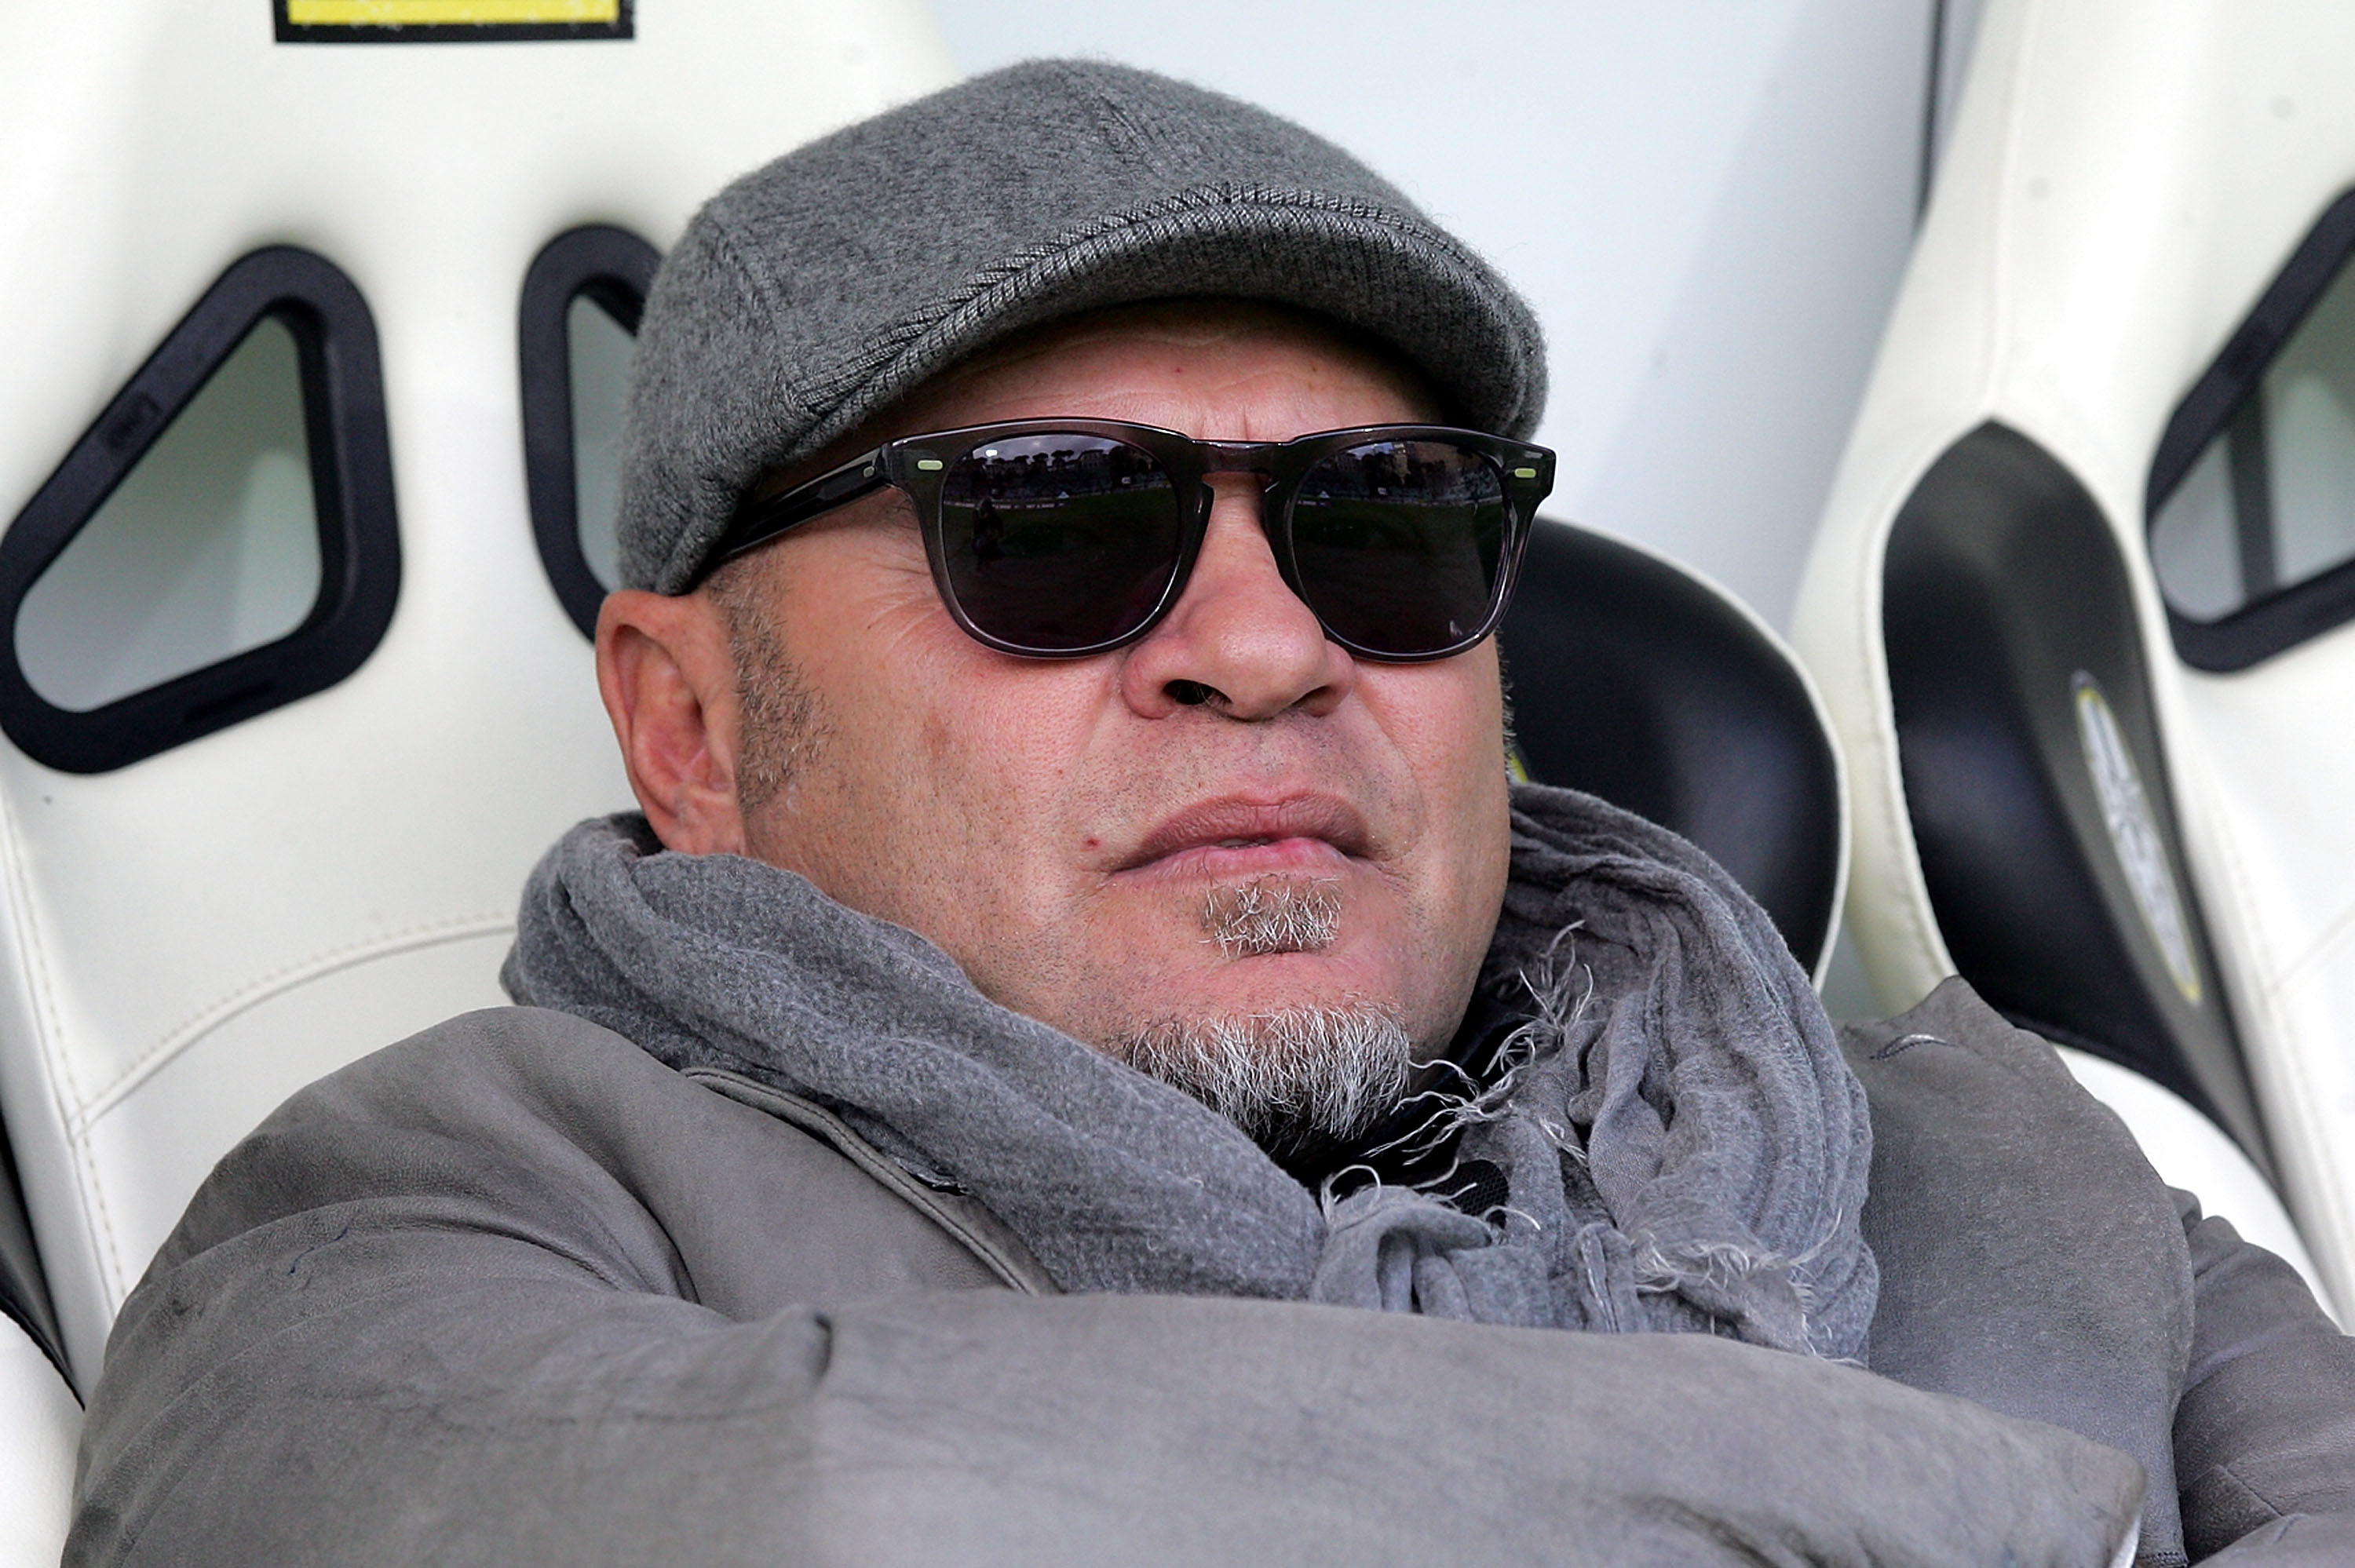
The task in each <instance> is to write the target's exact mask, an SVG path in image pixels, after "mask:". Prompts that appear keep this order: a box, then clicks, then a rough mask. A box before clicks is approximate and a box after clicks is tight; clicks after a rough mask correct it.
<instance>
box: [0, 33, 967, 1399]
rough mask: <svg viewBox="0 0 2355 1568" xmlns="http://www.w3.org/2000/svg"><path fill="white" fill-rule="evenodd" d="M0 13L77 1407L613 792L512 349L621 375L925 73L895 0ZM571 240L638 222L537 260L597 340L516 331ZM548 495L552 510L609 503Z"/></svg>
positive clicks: (16, 833) (27, 1169)
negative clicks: (261, 1185) (635, 288)
mask: <svg viewBox="0 0 2355 1568" xmlns="http://www.w3.org/2000/svg"><path fill="white" fill-rule="evenodd" d="M481 18H490V19H491V22H490V24H488V25H483V24H482V23H481V22H480V19H481ZM5 19H6V23H7V26H6V28H5V31H6V34H7V37H8V45H7V48H6V49H5V51H0V297H5V298H6V299H8V300H9V301H10V302H11V305H10V308H9V310H8V311H6V312H5V313H0V518H14V519H15V520H16V521H15V522H14V524H12V525H11V527H10V529H9V531H8V534H7V535H6V536H5V539H0V611H4V612H5V616H6V618H7V620H8V622H9V626H8V631H9V637H8V639H7V640H6V641H7V646H6V648H5V650H0V666H5V668H0V726H5V728H6V731H7V734H8V736H9V744H7V745H6V746H5V747H0V1108H5V1116H6V1122H7V1130H8V1134H9V1138H10V1140H11V1143H12V1144H13V1147H14V1153H15V1159H16V1167H17V1170H18V1171H19V1172H20V1173H21V1176H22V1180H23V1185H24V1188H25V1197H26V1201H27V1207H28V1209H29V1212H30V1216H31V1221H32V1228H33V1231H34V1234H35V1235H36V1236H37V1241H38V1245H39V1251H40V1254H41V1257H42V1261H43V1263H44V1265H45V1267H46V1271H47V1276H48V1279H47V1287H48V1295H49V1297H50V1298H51V1299H53V1301H54V1303H55V1307H56V1317H57V1321H58V1326H59V1330H60V1331H61V1337H62V1340H63V1342H64V1348H65V1350H66V1351H67V1354H68V1356H69V1361H70V1364H71V1367H72V1369H73V1372H74V1374H75V1377H76V1379H77V1381H78V1382H79V1383H80V1384H81V1385H82V1386H84V1387H87V1386H88V1384H89V1383H90V1380H91V1378H92V1377H93V1376H94V1375H95V1373H96V1372H97V1369H98V1365H99V1361H100V1356H101V1350H102V1347H103V1344H104V1341H105V1336H106V1331H107V1329H108V1326H109V1324H110V1322H111V1321H112V1317H113V1313H114V1309H115V1308H116V1306H117V1304H118V1303H119V1302H120V1301H121V1300H122V1298H123V1295H124V1294H125V1292H126V1291H127V1290H128V1289H129V1288H130V1287H131V1286H132V1285H133V1283H134V1282H135V1281H136V1280H137V1278H138V1277H139V1275H140V1273H141V1272H142V1270H143V1269H144V1267H145V1266H146V1264H147V1261H148V1258H149V1256H150V1255H151V1254H152V1253H153V1251H154V1250H155V1246H156V1245H157V1244H158V1243H159V1242H160V1241H161V1240H162V1239H163V1237H164V1235H165V1234H166V1232H167V1231H168V1229H169V1228H170V1226H171V1225H172V1224H174V1222H175V1221H176V1218H177V1216H178V1214H179V1213H180V1211H181V1209H182V1208H183V1207H184V1206H185V1205H186V1202H187V1199H188V1197H189V1194H190V1193H191V1192H192V1191H193V1190H194V1188H195V1187H196V1185H197V1182H198V1181H200V1180H201V1179H202V1177H203V1176H204V1174H205V1173H206V1171H208V1169H209V1167H210V1166H211V1165H212V1163H213V1162H214V1161H215V1160H217V1159H218V1157H219V1156H220V1154H222V1153H223V1152H224V1151H225V1150H228V1149H229V1146H230V1145H231V1144H232V1143H233V1142H234V1141H235V1140H236V1139H238V1138H239V1137H240V1136H241V1135H242V1134H243V1133H245V1132H246V1131H247V1130H248V1129H249V1128H251V1127H252V1126H253V1125H254V1123H255V1122H256V1121H257V1120H259V1119H260V1118H261V1116H262V1115H264V1114H265V1113H266V1112H267V1111H268V1110H269V1109H270V1108H271V1107H272V1106H274V1105H275V1104H276V1103H277V1102H278V1101H279V1100H281V1099H282V1098H283V1097H285V1096H286V1095H287V1094H289V1093H291V1092H292V1091H293V1090H294V1089H296V1088H298V1087H300V1086H302V1085H303V1084H304V1083H306V1082H308V1081H309V1080H311V1079H313V1078H314V1077H316V1076H318V1075H320V1074H322V1073H325V1072H326V1071H329V1070H331V1069H333V1068H335V1067H336V1066H337V1065H341V1064H343V1063H345V1062H347V1061H349V1060H351V1059H353V1058H354V1057H356V1056H357V1055H359V1054H363V1053H365V1052H367V1051H369V1050H371V1049H374V1048H375V1047H378V1046H380V1045H382V1044H387V1043H389V1042H390V1041H392V1040H395V1039H398V1038H400V1036H402V1035H404V1034H407V1033H410V1032H412V1031H415V1030H417V1029H420V1028H422V1027H424V1026H426V1025H428V1024H430V1023H432V1022H435V1021H436V1020H438V1019H440V1018H442V1017H445V1016H447V1015H449V1014H450V1013H452V1012H458V1011H461V1010H463V1009H466V1008H471V1007H475V1006H482V1005H489V1004H493V1003H496V1002H498V1001H500V1000H501V997H500V994H499V991H498V988H497V985H496V971H497V968H498V964H499V962H500V959H501V958H502V956H503V954H504V952H505V949H506V945H507V942H508V938H509V934H510V931H511V927H512V924H513V919H514V915H515V909H516V905H517V895H518V893H519V890H520V886H521V883H522V880H523V877H524V874H525V873H526V871H527V869H528V867H529V865H530V864H531V863H532V861H533V860H534V858H535V857H536V856H537V855H538V854H539V853H540V852H541V851H542V850H543V849H544V848H545V847H546V846H547V845H548V844H549V842H551V841H552V839H553V838H554V837H555V836H556V835H557V834H558V833H559V832H561V831H562V830H563V829H564V828H565V827H566V826H567V825H568V824H570V822H572V821H575V820H577V819H579V818H581V817H582V816H585V815H589V814H591V813H595V812H600V811H605V810H614V809H618V808H620V807H622V806H624V805H626V804H627V803H628V793H627V790H626V788H625V786H624V782H623V778H622V776H621V772H620V768H619V767H618V765H617V761H616V758H615V757H614V753H613V742H612V739H611V737H610V734H609V732H608V730H607V727H606V725H605V722H604V718H603V715H602V712H601V711H600V709H599V706H598V704H597V700H596V696H595V693H594V689H593V679H592V674H591V659H590V652H589V645H588V643H587V641H585V640H584V639H583V637H582V636H581V631H580V630H579V629H578V627H577V626H576V625H575V623H574V620H572V619H571V617H570V616H569V615H568V611H567V608H566V606H565V604H564V603H562V602H560V601H559V595H558V592H557V591H556V588H554V587H553V586H552V585H551V580H550V577H549V571H548V570H547V569H546V568H545V567H544V566H543V561H542V559H541V555H540V552H539V551H538V549H536V548H535V531H534V525H533V519H532V517H531V516H530V514H529V507H528V503H527V497H530V498H532V499H541V498H542V497H541V494H540V493H542V492H545V491H547V490H548V489H549V486H548V485H546V484H545V483H541V484H531V483H527V461H526V445H527V443H526V430H525V429H524V419H525V413H524V410H525V406H526V403H527V401H529V400H530V399H528V398H527V396H526V392H525V390H524V388H523V387H522V386H521V385H520V381H519V368H518V342H519V339H520V340H523V341H525V342H526V343H527V344H529V343H532V342H537V343H538V344H541V345H542V346H541V348H540V349H539V350H538V351H536V352H537V355H538V357H537V359H536V360H535V359H534V358H533V357H532V356H531V355H526V356H525V362H524V364H523V366H522V374H523V375H528V376H544V375H545V374H547V373H548V371H549V364H548V361H549V352H548V350H547V349H546V344H548V343H549V342H550V341H556V342H559V343H569V348H570V354H571V355H572V356H573V363H572V364H571V365H570V369H572V370H574V371H582V370H585V369H594V368H596V367H598V366H603V367H604V368H605V369H606V370H607V371H610V370H611V369H612V368H613V366H614V365H615V364H618V363H622V362H624V361H625V359H626V352H627V340H626V334H625V333H624V334H623V335H622V336H621V337H620V338H619V347H618V349H617V348H616V347H615V345H614V340H615V334H616V333H617V332H621V331H622V329H624V328H626V327H627V326H628V325H630V324H631V323H629V322H627V321H624V320H623V319H622V318H623V317H625V316H627V315H628V314H630V312H629V311H628V310H627V309H625V308H622V307H619V306H616V305H615V304H614V303H613V297H614V295H615V291H616V290H617V289H619V288H621V287H623V285H625V284H627V283H628V281H629V277H628V276H625V275H631V274H634V275H637V277H638V281H639V282H640V283H641V284H642V283H643V270H644V268H643V263H644V261H645V255H644V254H643V253H642V252H643V249H644V247H645V246H646V245H648V244H651V245H653V246H659V245H662V244H666V243H667V242H668V241H669V240H670V239H671V238H672V237H673V236H674V235H675V234H676V233H677V231H678V229H679V228H680V227H681V226H682V225H683V223H684V222H685V220H686V218H687V215H688V214H689V212H690V211H691V210H692V208H693V207H694V205H695V204H696V203H697V202H698V201H699V200H700V199H701V198H702V197H703V196H706V195H708V194H709V193H710V192H711V191H712V190H713V189H715V188H717V187H718V186H719V185H720V184H721V183H722V182H723V181H724V180H725V179H726V178H727V177H729V176H730V175H734V174H736V173H738V172H740V171H741V170H743V169H745V168H748V167H750V166H751V165H753V164H756V163H758V162H760V161H762V160H763V159H765V158H767V157H769V156H772V155H773V154H776V153H778V152H780V151H782V150H783V149H784V148H785V147H787V146H789V145H791V144H793V143H796V142H799V141H802V140H804V139H805V138H807V137H809V136H810V135H812V134H814V133H815V132H819V131H822V130H824V129H826V128H827V127H830V126H832V125H835V124H838V123H842V122H847V121H849V120H852V119H855V118H858V117H859V116H862V115H864V114H867V113H868V112H871V111H874V110H876V109H879V108H880V107H882V106H883V105H884V104H886V103H887V102H890V101H896V100H898V99H900V98H903V97H906V96H910V95H912V94H913V93H915V92H917V91H920V90H925V89H928V88H930V87H932V86H934V85H937V84H938V83H940V82H941V81H943V80H944V79H946V78H947V76H948V66H947V61H946V58H945V55H944V53H943V50H942V48H940V46H939V44H938V42H937V40H936V38H935V37H934V36H933V33H932V27H931V23H930V21H929V18H928V17H927V16H925V14H924V13H923V12H922V8H921V6H920V5H917V4H915V0H904V3H887V4H878V5H861V6H858V7H846V6H841V5H832V4H821V3H818V0H697V3H696V4H693V5H647V6H645V7H643V8H640V9H639V10H638V12H637V14H635V15H633V8H632V7H631V5H629V4H628V3H627V0H604V3H603V4H598V3H595V0H563V3H561V4H559V3H556V0H549V3H548V4H544V5H536V4H533V3H531V0H501V3H500V4H497V5H490V4H487V3H486V4H482V5H474V4H469V3H466V0H437V3H436V4H432V5H421V4H415V3H411V0H370V3H369V4H367V5H360V4H354V3H346V0H276V5H275V10H274V14H273V10H272V5H271V4H270V3H269V0H237V3H233V4H207V5H186V4H183V3H180V0H109V3H108V4H105V5H75V6H63V7H60V6H55V5H40V4H36V3H33V0H10V3H9V4H7V5H6V6H5ZM386 24H400V25H391V26H388V25H386ZM437 24H438V25H437ZM584 225H605V226H611V227H612V228H617V229H619V230H622V231H625V233H624V235H623V241H621V242H617V243H619V245H620V249H619V251H618V252H617V251H616V250H615V249H614V247H613V245H608V246H606V247H605V248H604V249H602V250H601V249H599V248H598V247H597V246H595V245H591V246H589V247H588V248H587V250H586V251H585V252H582V253H581V254H579V255H574V256H572V257H571V259H570V260H568V261H566V262H565V265H566V266H570V267H572V269H573V270H571V271H570V272H569V273H566V274H565V277H566V278H569V279H570V281H571V285H572V288H573V291H574V292H575V293H578V294H579V295H580V296H581V300H583V301H585V302H586V304H585V306H582V307H581V308H587V309H591V310H603V311H604V312H605V313H606V315H607V317H608V318H610V320H611V321H612V322H613V323H615V325H614V329H613V331H607V330H605V329H604V328H601V327H599V326H598V324H597V323H596V321H595V320H594V319H588V320H585V321H584V320H582V319H581V318H579V317H578V315H577V312H576V313H575V314H574V315H573V316H572V317H570V325H571V326H572V327H573V328H576V329H578V330H575V331H573V332H572V334H571V335H570V339H569V340H568V339H566V337H565V335H564V334H563V333H558V334H556V335H555V338H554V339H553V340H551V338H550V334H549V332H548V331H546V330H543V329H544V328H545V325H546V323H544V322H543V323H539V325H538V326H537V327H535V326H534V325H533V324H532V323H529V322H519V318H518V311H519V308H525V309H528V308H529V307H530V302H529V301H528V300H527V299H526V297H525V296H526V292H527V291H526V289H525V283H526V277H527V272H529V271H530V270H532V264H533V261H534V259H535V257H536V256H539V255H541V253H542V252H543V250H544V249H546V248H547V247H548V246H549V242H550V241H551V239H554V238H556V237H558V236H559V235H561V234H563V233H565V232H567V231H570V230H573V229H575V228H580V227H581V226H584ZM631 236H634V237H636V238H635V239H631V238H629V237H631ZM632 246H637V247H639V248H640V249H636V250H634V249H631V247H632ZM576 249H579V248H578V247H576ZM617 255H618V256H619V258H620V259H619V260H616V259H615V258H616V256H617ZM562 281H563V279H559V284H560V283H561V282H562ZM548 288H549V285H548V284H547V282H546V280H545V278H543V279H542V286H541V288H540V290H539V294H540V297H541V299H542V301H543V302H545V301H546V300H548V299H553V300H554V301H555V302H556V304H557V306H559V307H561V306H563V305H565V303H566V302H567V298H568V296H567V295H566V294H565V293H564V292H563V291H562V289H561V288H559V290H558V292H557V293H555V294H553V295H550V294H549V292H548ZM601 333H602V337H601V336H600V335H599V334H601ZM560 357H562V356H561V355H559V358H560ZM567 368H568V366H565V365H558V366H555V370H556V372H557V373H558V374H562V373H564V372H565V370H566V369H567ZM589 390H591V391H593V390H594V389H593V388H591V389H589ZM607 391H608V394H610V387H609V388H608V389H607ZM575 393H576V396H575V397H573V398H572V399H571V401H570V408H569V412H570V413H571V414H573V415H576V416H578V417H579V418H578V423H579V425H580V429H579V430H577V431H575V432H573V433H574V434H576V435H580V436H581V437H582V438H583V440H593V439H594V438H596V437H597V436H598V435H599V434H600V433H601V432H606V431H607V427H608V426H609V425H610V422H611V408H610V402H611V397H610V395H608V396H607V397H605V401H604V402H603V403H598V402H597V398H595V397H589V396H588V395H587V393H586V392H584V391H583V390H582V388H581V387H576V388H575ZM536 396H537V397H538V401H539V402H540V403H541V404H545V403H547V401H548V398H547V397H546V388H545V387H540V388H539V391H538V394H536ZM556 402H557V404H558V405H559V407H562V406H564V405H565V404H566V399H565V398H564V397H561V396H559V397H558V398H557V399H556ZM591 404H596V405H597V406H595V407H591V406H590V405H591ZM539 434H540V436H541V438H542V440H543V445H544V438H545V430H544V429H543V430H542V431H541V432H539ZM601 461H602V463H603V465H604V466H603V467H602V468H601V467H600V463H601ZM577 466H578V471H577V472H576V473H574V474H573V475H571V476H570V477H572V478H573V479H575V480H576V481H577V482H576V483H575V484H574V485H572V486H571V487H570V489H571V490H573V491H575V492H577V494H573V495H566V496H564V497H563V498H562V500H563V503H564V504H567V505H570V504H573V503H575V502H579V503H581V504H582V505H583V506H584V507H588V506H591V505H592V503H594V501H595V500H596V498H598V497H609V496H610V483H609V481H610V453H609V452H608V453H604V454H602V457H601V454H600V453H599V452H597V451H595V450H586V449H585V448H584V450H583V451H582V453H581V461H580V462H579V464H578V465H577ZM538 477H543V478H544V477H545V476H538ZM601 486H602V488H601ZM557 488H559V489H562V488H565V487H562V486H559V487H557ZM605 504H607V505H610V500H609V499H608V500H607V501H606V502H605ZM542 521H543V523H545V521H546V519H545V518H543V519H542ZM569 529H570V523H569V522H568V523H567V524H566V526H565V527H559V528H557V529H555V530H554V531H553V532H554V533H555V534H556V535H565V534H566V533H567V532H568V530H569ZM544 531H545V530H544ZM591 532H592V533H593V530H591ZM597 556H598V548H597V546H596V541H595V540H593V539H591V540H588V541H586V542H585V544H584V545H583V548H582V549H581V557H582V558H583V559H587V560H591V561H592V562H593V560H594V559H595V558H596V557H597ZM570 588H571V594H572V597H573V598H574V599H579V598H580V597H581V591H580V590H581V585H580V582H579V581H578V578H577V575H576V576H575V577H573V578H571V579H570ZM576 608H577V606H576ZM192 665H193V666H194V667H193V668H191V667H190V666H192Z"/></svg>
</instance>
